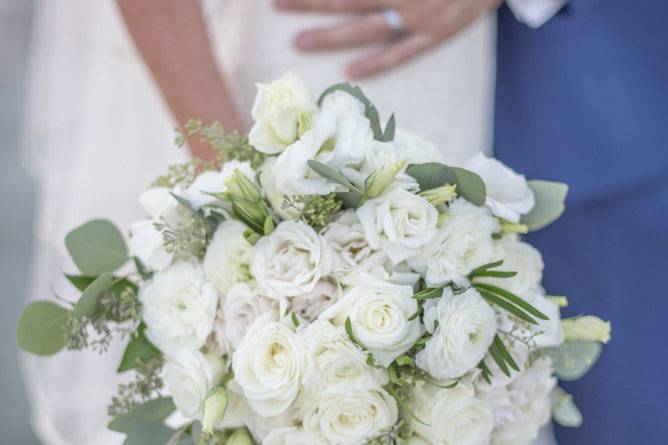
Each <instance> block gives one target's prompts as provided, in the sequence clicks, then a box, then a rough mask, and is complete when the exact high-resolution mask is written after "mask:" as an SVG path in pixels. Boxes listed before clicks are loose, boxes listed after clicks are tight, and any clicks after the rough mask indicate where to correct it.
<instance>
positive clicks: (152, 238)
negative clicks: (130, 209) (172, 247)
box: [128, 219, 174, 271]
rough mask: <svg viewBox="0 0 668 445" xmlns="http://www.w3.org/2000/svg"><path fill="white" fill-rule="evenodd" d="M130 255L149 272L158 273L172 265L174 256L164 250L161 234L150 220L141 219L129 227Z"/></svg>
mask: <svg viewBox="0 0 668 445" xmlns="http://www.w3.org/2000/svg"><path fill="white" fill-rule="evenodd" d="M128 249H129V250H130V255H131V256H135V257H137V258H139V260H140V261H141V262H142V264H144V265H145V266H146V267H148V268H149V269H151V270H154V271H159V270H162V269H164V268H166V267H167V266H169V265H170V264H171V263H172V260H173V259H174V254H172V253H170V252H167V250H166V249H165V244H164V239H163V237H162V233H160V231H158V230H157V229H156V228H155V223H154V221H153V220H150V219H143V220H141V221H137V222H134V223H133V224H131V225H130V240H129V241H128Z"/></svg>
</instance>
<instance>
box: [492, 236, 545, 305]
mask: <svg viewBox="0 0 668 445" xmlns="http://www.w3.org/2000/svg"><path fill="white" fill-rule="evenodd" d="M495 248H496V253H495V254H494V256H495V258H496V260H503V265H502V266H500V267H499V269H503V270H508V271H513V272H517V275H515V276H514V277H511V278H481V279H480V281H482V282H487V283H491V284H494V285H496V286H499V287H502V288H503V289H506V290H508V291H510V292H512V293H514V294H516V295H522V294H524V293H525V292H528V291H529V290H531V289H534V288H535V287H537V286H539V285H540V282H541V280H542V279H543V267H544V266H543V257H542V256H541V254H540V252H539V251H538V250H536V249H535V248H534V247H533V246H532V245H531V244H529V243H525V242H524V241H520V239H519V238H518V237H517V236H514V235H506V236H504V237H503V238H501V239H500V240H499V241H497V242H496V243H495Z"/></svg>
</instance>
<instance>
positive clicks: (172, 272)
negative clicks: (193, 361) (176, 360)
mask: <svg viewBox="0 0 668 445" xmlns="http://www.w3.org/2000/svg"><path fill="white" fill-rule="evenodd" d="M139 299H140V301H141V303H142V319H143V320H144V322H145V323H146V326H147V329H146V335H147V337H148V338H149V340H151V341H152V342H153V343H154V344H155V345H156V346H158V347H159V348H160V349H162V350H163V351H166V352H171V351H174V350H176V349H180V348H184V349H190V350H196V349H199V348H201V347H202V345H204V343H205V342H206V340H207V337H208V336H209V334H210V333H211V331H212V330H213V323H214V320H215V317H216V306H217V304H218V295H217V293H216V289H215V288H214V287H213V284H211V283H210V282H209V281H207V280H206V277H205V274H204V269H203V268H202V266H201V265H199V264H196V263H193V262H187V261H181V262H177V263H174V264H173V265H171V266H170V267H168V268H167V269H164V270H162V271H160V272H158V273H156V274H155V275H154V276H153V279H152V280H151V281H150V282H149V283H148V285H147V286H146V287H144V288H143V289H142V291H141V293H140V294H139Z"/></svg>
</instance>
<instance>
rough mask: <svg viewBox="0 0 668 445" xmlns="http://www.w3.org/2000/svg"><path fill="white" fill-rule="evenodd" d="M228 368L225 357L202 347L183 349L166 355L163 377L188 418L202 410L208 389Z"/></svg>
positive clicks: (180, 410) (183, 413) (176, 403)
mask: <svg viewBox="0 0 668 445" xmlns="http://www.w3.org/2000/svg"><path fill="white" fill-rule="evenodd" d="M224 371H225V362H224V361H223V359H222V358H220V357H216V356H214V355H211V354H202V353H201V352H199V351H190V350H181V351H179V352H178V353H177V354H175V355H173V356H171V355H168V356H167V361H166V362H165V367H164V368H163V377H164V380H165V383H166V385H167V389H168V391H169V393H170V394H171V396H172V399H173V400H174V404H175V405H176V408H177V409H178V410H179V412H180V413H181V414H182V415H183V416H184V417H186V418H196V417H199V416H200V415H201V414H202V406H203V403H204V400H205V399H206V396H207V395H208V394H209V391H211V389H213V388H214V387H215V386H216V385H218V383H219V382H220V380H221V378H222V377H223V373H224Z"/></svg>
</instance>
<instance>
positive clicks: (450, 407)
mask: <svg viewBox="0 0 668 445" xmlns="http://www.w3.org/2000/svg"><path fill="white" fill-rule="evenodd" d="M411 404H412V406H413V407H414V412H415V413H416V415H417V417H418V418H419V419H420V420H422V421H423V422H425V423H427V424H429V425H431V426H428V425H424V424H422V423H420V422H417V421H413V422H412V426H413V428H414V430H415V432H416V433H418V434H419V435H420V436H422V437H425V438H427V439H428V440H429V442H430V443H432V444H434V445H487V444H488V443H489V440H490V434H491V432H492V428H493V427H494V417H493V415H492V410H491V407H490V405H489V403H488V401H487V400H485V399H481V398H478V397H476V395H475V391H474V389H473V387H472V386H471V385H470V384H468V383H464V382H460V383H459V384H458V385H457V386H456V387H454V388H451V389H443V388H437V387H435V386H433V385H429V384H426V383H425V384H421V385H419V386H417V387H416V390H415V399H414V400H413V401H412V402H411Z"/></svg>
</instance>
